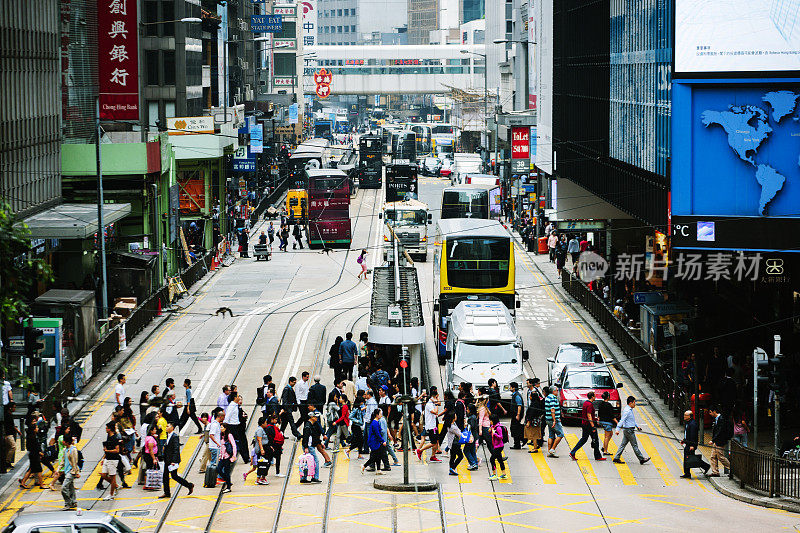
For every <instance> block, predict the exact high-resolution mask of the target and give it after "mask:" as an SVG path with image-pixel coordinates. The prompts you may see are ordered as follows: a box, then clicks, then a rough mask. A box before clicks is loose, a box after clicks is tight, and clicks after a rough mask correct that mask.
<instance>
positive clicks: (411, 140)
mask: <svg viewBox="0 0 800 533" xmlns="http://www.w3.org/2000/svg"><path fill="white" fill-rule="evenodd" d="M416 138H417V134H416V133H414V132H413V131H409V130H402V131H398V132H396V133H393V134H392V160H395V159H403V160H407V161H409V162H411V163H414V162H415V161H416V160H417V141H416Z"/></svg>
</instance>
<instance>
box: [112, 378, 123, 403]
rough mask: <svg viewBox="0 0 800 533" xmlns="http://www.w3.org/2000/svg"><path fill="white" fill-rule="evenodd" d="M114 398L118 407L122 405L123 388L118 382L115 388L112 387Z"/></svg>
mask: <svg viewBox="0 0 800 533" xmlns="http://www.w3.org/2000/svg"><path fill="white" fill-rule="evenodd" d="M114 397H115V398H116V400H117V404H118V405H122V402H124V401H125V387H123V386H122V383H120V382H117V386H116V387H114Z"/></svg>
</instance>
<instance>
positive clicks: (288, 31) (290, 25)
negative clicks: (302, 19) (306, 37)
mask: <svg viewBox="0 0 800 533" xmlns="http://www.w3.org/2000/svg"><path fill="white" fill-rule="evenodd" d="M295 37H297V23H296V22H288V21H283V29H282V30H281V31H279V32H277V33H275V34H274V35H273V38H274V39H294V38H295Z"/></svg>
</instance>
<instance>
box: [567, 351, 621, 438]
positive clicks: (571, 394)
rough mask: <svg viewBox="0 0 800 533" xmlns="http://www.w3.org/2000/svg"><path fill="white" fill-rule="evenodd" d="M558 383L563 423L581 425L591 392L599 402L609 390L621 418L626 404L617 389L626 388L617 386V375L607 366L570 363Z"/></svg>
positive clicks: (617, 415)
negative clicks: (615, 377) (587, 398)
mask: <svg viewBox="0 0 800 533" xmlns="http://www.w3.org/2000/svg"><path fill="white" fill-rule="evenodd" d="M557 384H558V400H559V403H560V404H561V420H562V421H564V422H567V421H571V422H576V423H578V424H580V422H581V408H582V407H583V402H584V401H586V395H587V394H589V391H594V394H595V402H599V401H601V399H602V397H603V393H604V392H606V391H607V392H608V393H609V395H610V398H609V401H610V402H611V405H613V406H614V416H615V417H616V418H617V419H619V417H620V413H621V412H622V402H621V399H620V396H619V391H618V390H617V389H619V388H621V387H622V383H617V384H616V385H615V384H614V376H613V375H612V374H611V371H610V370H609V369H608V366H606V365H605V364H597V363H577V364H568V365H567V366H565V367H564V369H563V370H562V371H561V375H560V376H559V378H558V381H557Z"/></svg>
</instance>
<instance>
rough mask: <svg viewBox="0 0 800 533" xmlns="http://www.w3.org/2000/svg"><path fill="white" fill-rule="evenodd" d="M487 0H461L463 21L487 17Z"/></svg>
mask: <svg viewBox="0 0 800 533" xmlns="http://www.w3.org/2000/svg"><path fill="white" fill-rule="evenodd" d="M484 2H485V0H461V22H462V23H465V22H472V21H473V20H479V19H482V18H485V17H486V6H485V4H484Z"/></svg>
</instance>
